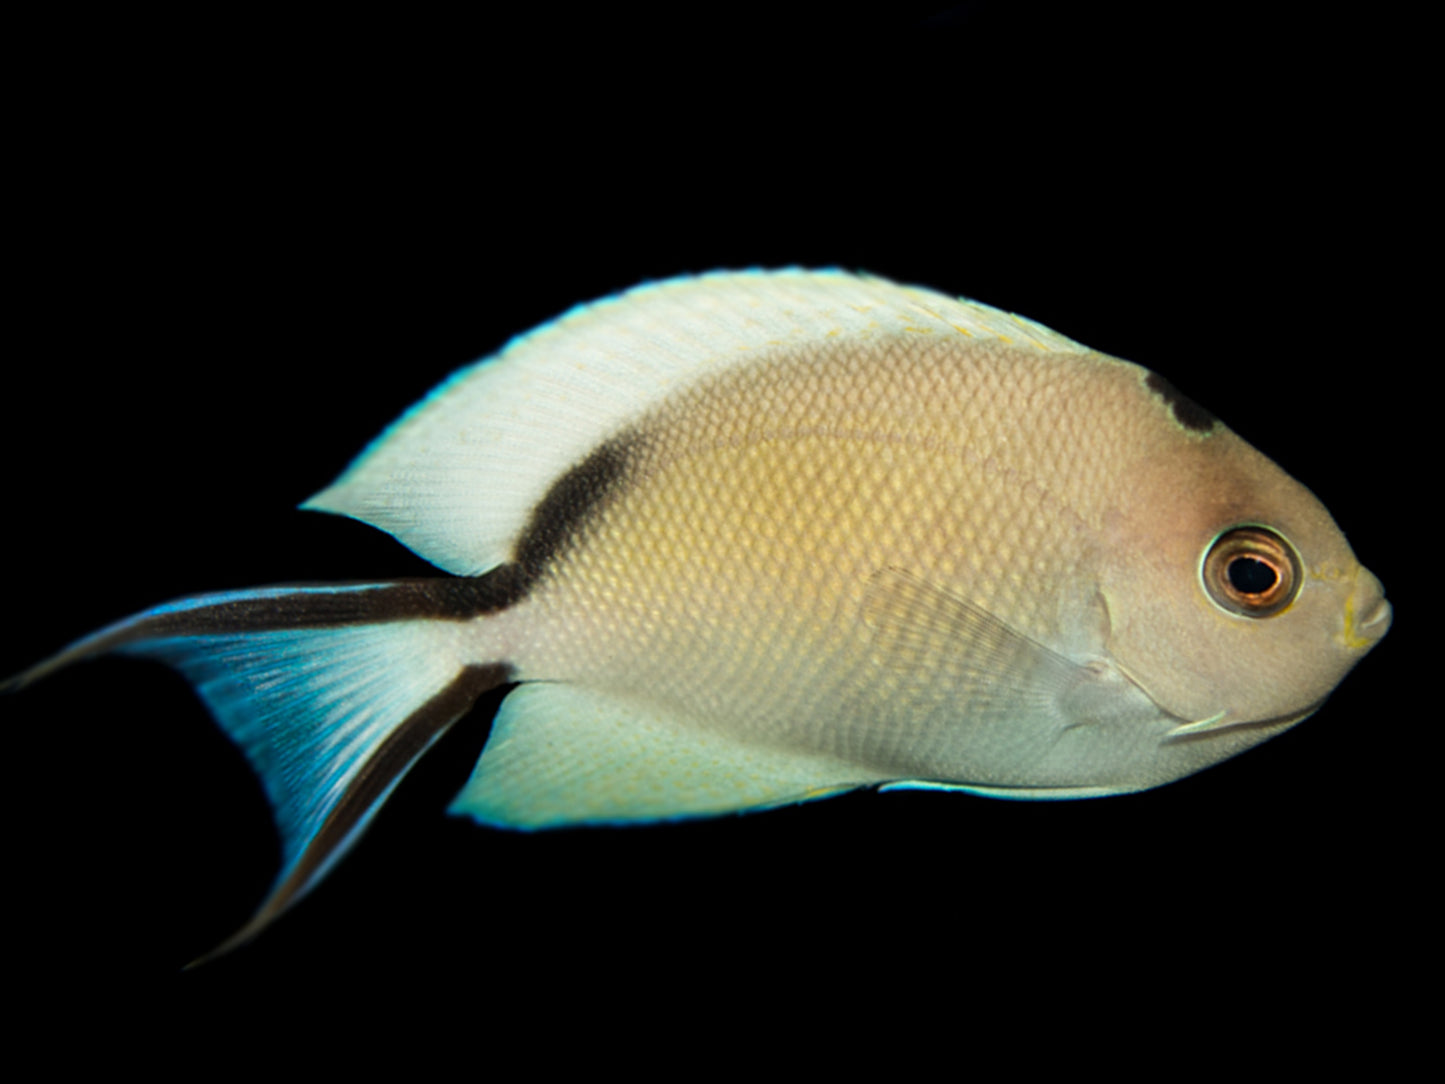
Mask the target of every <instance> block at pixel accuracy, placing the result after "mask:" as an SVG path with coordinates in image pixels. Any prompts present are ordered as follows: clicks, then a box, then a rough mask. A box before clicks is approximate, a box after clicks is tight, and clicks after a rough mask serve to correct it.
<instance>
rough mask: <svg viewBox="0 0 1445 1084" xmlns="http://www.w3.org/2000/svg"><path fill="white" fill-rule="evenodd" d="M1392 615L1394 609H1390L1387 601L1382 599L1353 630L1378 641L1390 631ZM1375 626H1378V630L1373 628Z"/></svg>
mask: <svg viewBox="0 0 1445 1084" xmlns="http://www.w3.org/2000/svg"><path fill="white" fill-rule="evenodd" d="M1394 613H1395V611H1394V608H1393V607H1391V605H1390V602H1389V600H1388V599H1383V598H1382V599H1380V601H1379V602H1377V603H1376V604H1375V608H1374V609H1373V610H1371V611H1370V614H1369V616H1368V617H1366V618H1365V619H1364V620H1363V621H1361V622H1360V623H1359V624H1358V625H1356V626H1355V630H1356V631H1357V632H1360V633H1363V634H1365V635H1367V636H1369V637H1370V638H1371V639H1373V640H1378V639H1379V638H1380V637H1382V636H1384V635H1385V633H1386V632H1388V631H1389V630H1390V621H1391V620H1392V619H1393V617H1394ZM1376 625H1379V626H1380V627H1379V629H1378V630H1377V629H1376V628H1375V626H1376Z"/></svg>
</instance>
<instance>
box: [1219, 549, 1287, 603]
mask: <svg viewBox="0 0 1445 1084" xmlns="http://www.w3.org/2000/svg"><path fill="white" fill-rule="evenodd" d="M1229 582H1230V585H1231V586H1233V588H1234V589H1235V590H1236V591H1238V592H1239V593H1240V594H1242V595H1262V594H1264V593H1265V592H1266V591H1268V590H1269V589H1270V588H1271V587H1273V586H1274V585H1275V584H1276V583H1278V582H1279V576H1278V575H1276V573H1275V571H1274V569H1272V568H1270V567H1269V565H1267V564H1265V563H1264V562H1263V561H1260V560H1256V559H1255V558H1253V557H1236V558H1235V559H1234V560H1232V561H1230V562H1229Z"/></svg>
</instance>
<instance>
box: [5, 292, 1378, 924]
mask: <svg viewBox="0 0 1445 1084" xmlns="http://www.w3.org/2000/svg"><path fill="white" fill-rule="evenodd" d="M306 507H309V508H314V509H318V510H323V511H328V512H333V513H337V514H342V515H348V516H352V517H355V518H357V519H360V520H363V521H365V522H368V523H370V524H373V525H374V526H377V527H379V528H381V529H383V530H385V531H388V532H389V533H391V534H392V535H394V536H395V537H397V538H398V539H399V540H401V541H402V542H404V543H405V544H406V545H408V546H409V547H411V548H412V549H413V550H414V551H416V552H417V553H418V554H420V555H422V556H423V557H425V558H427V559H428V560H429V561H431V562H432V563H434V564H435V565H437V566H438V567H439V568H441V569H442V570H444V571H445V572H447V573H450V574H451V576H452V577H453V578H439V579H434V580H420V581H407V582H399V583H374V584H350V585H338V586H335V587H308V588H266V589H257V590H250V591H237V592H232V593H228V594H223V595H212V596H202V597H200V598H197V599H186V600H180V601H178V602H175V603H170V604H167V605H165V606H160V607H157V608H155V609H154V610H150V611H146V612H145V613H143V614H140V615H137V616H136V617H134V618H131V619H129V620H128V621H125V622H122V623H120V624H119V625H116V626H113V627H112V628H110V629H106V630H102V631H101V632H99V633H97V634H95V635H94V636H91V637H89V638H87V639H85V640H82V641H80V642H79V643H78V644H76V645H74V646H72V647H71V648H69V649H67V650H65V651H63V652H61V653H60V654H59V655H57V656H55V657H54V658H52V659H50V660H48V661H46V662H44V663H41V664H40V665H38V666H37V667H35V668H34V669H32V670H31V671H28V672H26V673H25V674H22V675H20V676H19V677H18V678H16V679H12V681H11V682H10V683H9V685H10V686H11V687H19V686H20V685H23V684H26V683H28V682H30V681H32V680H34V679H36V678H38V677H39V676H41V675H43V674H44V673H47V672H49V671H51V670H53V669H55V668H57V667H59V666H61V665H64V664H67V663H69V662H72V661H76V660H78V659H81V658H84V657H87V656H90V655H94V654H98V653H101V652H105V651H122V652H131V653H136V654H142V655H148V656H152V657H158V658H162V659H164V660H166V661H168V662H170V663H172V664H173V665H175V666H176V667H177V668H179V669H181V670H182V671H183V672H184V673H185V674H186V675H187V676H188V677H189V678H190V679H191V680H192V682H194V683H195V684H196V686H197V688H198V690H199V691H200V693H201V695H202V697H203V698H204V699H205V700H206V701H207V703H208V704H209V705H210V707H211V709H212V711H213V712H214V713H215V715H216V716H217V718H218V720H219V721H220V723H221V725H222V726H223V727H224V728H225V729H226V731H227V732H228V733H229V734H230V735H231V737H232V738H233V739H234V740H235V741H236V742H237V743H238V744H239V745H240V746H241V748H242V749H243V750H244V751H245V752H246V754H247V756H248V758H249V759H250V760H251V762H252V764H253V765H254V766H255V767H256V769H257V771H258V773H259V774H260V775H261V777H262V780H263V783H264V785H265V786H266V789H267V793H268V796H269V797H270V799H271V801H272V804H273V806H274V807H275V810H276V817H277V822H278V826H279V827H280V830H281V835H282V839H283V868H282V871H281V874H280V876H279V877H278V880H277V883H276V886H275V888H274V889H273V892H272V894H271V896H270V897H269V899H268V900H267V902H266V903H265V904H264V905H263V906H262V908H261V910H260V911H259V912H258V914H257V915H256V917H255V918H254V919H253V920H252V922H251V923H250V924H248V926H247V927H246V928H245V929H243V930H242V931H241V932H240V933H239V934H238V935H237V937H236V938H233V939H232V941H231V942H228V944H233V943H235V942H236V941H239V940H242V939H244V938H246V937H249V936H251V935H252V934H254V933H255V932H257V931H258V930H259V929H260V928H261V927H262V926H264V925H265V923H266V922H268V921H269V920H270V919H271V918H273V917H275V915H277V914H279V913H280V912H281V910H283V909H284V908H285V907H286V906H288V905H289V904H290V903H291V902H294V900H295V899H297V898H299V896H300V895H301V894H303V893H304V892H305V891H306V890H307V889H308V888H309V887H310V886H312V885H314V884H315V883H316V882H317V880H319V878H320V877H321V876H322V875H323V874H324V873H325V871H326V869H327V868H329V866H330V865H331V863H332V862H334V860H335V859H336V858H337V857H338V856H339V855H340V854H341V853H343V852H344V850H345V849H346V847H347V846H349V844H350V843H351V842H352V841H354V839H355V838H357V836H358V835H359V833H360V832H361V831H362V830H363V829H364V827H365V825H366V822H367V820H368V819H369V818H370V816H371V815H372V814H373V813H374V812H375V810H376V809H377V808H378V807H379V806H380V804H381V803H382V802H383V801H384V800H385V798H386V796H387V794H388V793H389V792H390V789H391V788H392V787H393V786H394V785H395V784H396V782H397V781H398V780H399V779H400V778H401V777H402V776H403V775H404V774H405V772H406V770H407V769H408V768H409V767H410V766H411V764H413V763H414V762H415V760H416V759H417V758H418V757H419V756H420V755H421V754H422V753H423V752H424V751H425V749H426V748H427V747H428V746H429V745H430V743H431V742H432V741H434V740H435V738H436V737H437V736H439V735H440V734H441V733H442V732H443V731H444V730H445V729H446V728H447V726H449V725H450V724H451V723H452V722H453V721H454V720H455V719H456V718H458V717H459V716H460V715H461V714H463V713H464V712H465V711H466V709H467V708H468V707H469V706H470V704H471V703H472V701H473V700H474V699H475V698H476V697H477V696H478V695H480V693H481V692H483V691H485V690H486V689H489V688H493V687H495V686H497V685H499V684H505V683H511V682H515V683H517V687H516V688H515V689H513V690H512V691H511V692H510V693H509V695H508V696H507V698H506V699H505V701H504V702H503V705H502V708H501V709H500V711H499V712H498V715H497V718H496V720H495V721H494V724H493V728H492V733H491V736H490V738H489V740H488V743H487V747H486V750H485V751H484V753H483V755H482V757H481V759H480V760H479V762H478V764H477V767H476V769H475V771H474V774H473V776H472V778H471V780H470V781H469V783H468V784H467V786H466V787H465V788H464V789H463V790H462V792H461V793H460V794H459V795H458V796H457V799H456V801H455V804H454V809H455V811H457V812H459V813H463V814H466V815H469V816H472V817H474V818H476V819H477V820H480V821H482V822H484V823H487V824H490V825H495V826H502V827H519V828H541V827H549V826H557V825H568V824H585V823H591V824H618V823H635V822H644V821H655V820H659V819H667V818H676V817H687V816H701V815H710V814H718V813H725V812H732V811H740V810H749V809H758V808H764V807H767V806H774V805H778V804H783V803H790V802H797V801H803V800H807V799H811V798H817V797H822V796H825V795H828V794H833V793H838V792H840V791H844V790H848V789H852V788H857V787H863V786H874V785H884V786H912V787H925V788H932V787H937V788H944V789H953V788H957V789H966V790H971V791H974V792H977V793H984V794H994V795H1001V796H1008V797H1019V798H1062V797H1082V796H1091V795H1101V794H1111V793H1120V792H1125V791H1132V790H1139V789H1143V788H1147V787H1151V786H1156V785H1159V784H1161V783H1166V782H1169V781H1170V780H1173V779H1177V778H1180V777H1182V776H1184V775H1187V774H1190V773H1191V772H1194V771H1197V770H1199V769H1201V768H1203V767H1206V766H1208V765H1209V764H1212V763H1216V762H1218V761H1219V760H1222V759H1224V758H1226V757H1229V756H1232V755H1234V754H1235V753H1238V752H1240V751H1242V750H1244V749H1246V748H1248V747H1250V746H1252V745H1255V744H1257V743H1259V742H1260V741H1263V740H1265V739H1266V738H1268V737H1270V736H1271V735H1273V734H1276V733H1278V732H1280V731H1281V730H1283V729H1285V728H1287V727H1289V726H1291V725H1293V724H1294V723H1297V722H1298V721H1299V720H1300V719H1302V718H1304V717H1305V716H1307V715H1308V714H1309V713H1311V712H1312V711H1314V710H1315V709H1316V708H1317V707H1318V706H1319V705H1320V703H1322V702H1323V700H1324V698H1325V697H1326V696H1327V695H1328V694H1329V692H1330V690H1331V689H1333V688H1334V686H1335V685H1336V684H1337V683H1338V682H1339V680H1340V679H1341V678H1343V676H1344V675H1345V673H1346V672H1347V671H1348V670H1349V668H1350V667H1351V666H1353V665H1354V663H1355V662H1357V661H1358V659H1359V658H1361V657H1362V656H1363V654H1364V653H1365V652H1366V651H1368V650H1369V648H1370V647H1372V646H1373V644H1374V643H1376V642H1377V641H1378V639H1379V638H1380V636H1382V635H1383V634H1384V632H1385V630H1386V628H1387V627H1388V624H1389V620H1390V610H1389V604H1388V603H1387V602H1385V601H1384V596H1383V591H1382V589H1381V587H1380V585H1379V583H1378V581H1377V580H1376V579H1375V578H1374V577H1373V576H1372V575H1371V574H1370V573H1369V572H1368V571H1367V570H1365V569H1364V568H1363V567H1362V566H1360V565H1359V563H1358V562H1357V561H1356V559H1355V557H1354V555H1353V553H1352V552H1351V551H1350V548H1349V546H1348V544H1347V543H1346V541H1345V539H1344V537H1343V535H1342V534H1341V533H1340V531H1339V529H1338V528H1337V527H1336V526H1335V524H1334V522H1333V521H1332V519H1331V518H1330V516H1329V514H1328V512H1327V511H1326V510H1325V509H1324V508H1323V507H1322V506H1321V505H1320V504H1319V502H1318V501H1317V500H1316V499H1315V498H1314V497H1313V495H1311V494H1310V493H1309V491H1308V490H1306V489H1305V488H1304V487H1303V486H1301V485H1299V484H1298V483H1297V482H1295V481H1294V480H1293V479H1291V478H1289V477H1288V476H1287V475H1286V474H1284V472H1282V471H1281V470H1280V469H1279V468H1278V467H1276V466H1275V465H1274V464H1273V463H1272V462H1270V461H1269V460H1268V459H1266V458H1265V457H1264V456H1262V455H1261V454H1260V453H1258V452H1257V451H1255V450H1254V449H1253V448H1251V447H1250V446H1249V445H1248V444H1246V443H1245V442H1244V441H1242V440H1241V439H1240V438H1239V437H1237V436H1236V435H1235V434H1233V433H1232V432H1230V431H1229V430H1228V429H1227V428H1226V427H1225V426H1224V425H1223V424H1222V423H1220V422H1218V421H1217V420H1215V419H1213V418H1212V417H1210V416H1209V415H1208V414H1206V413H1205V412H1204V411H1202V410H1201V409H1200V408H1199V407H1197V406H1196V405H1194V404H1192V403H1190V402H1189V401H1188V400H1187V399H1185V398H1184V397H1183V396H1182V395H1180V394H1179V393H1178V392H1177V391H1175V390H1174V389H1173V388H1172V387H1171V386H1170V385H1169V384H1168V383H1167V382H1165V381H1164V380H1162V379H1161V378H1160V377H1158V376H1156V375H1155V374H1152V373H1150V372H1148V371H1147V370H1144V369H1142V368H1140V367H1139V366H1136V365H1133V364H1131V363H1128V362H1124V361H1120V360H1118V359H1114V358H1110V357H1107V356H1105V355H1101V354H1098V353H1096V352H1094V351H1091V350H1088V349H1087V348H1085V347H1083V346H1080V345H1079V344H1077V343H1074V342H1072V341H1070V340H1068V339H1067V338H1065V337H1063V336H1061V335H1058V334H1057V333H1055V332H1053V331H1050V330H1049V329H1047V328H1044V327H1042V326H1040V325H1038V324H1035V323H1032V322H1030V321H1028V320H1025V319H1022V318H1020V317H1016V316H1011V315H1008V314H1005V313H1001V312H998V311H996V310H993V309H989V308H987V307H986V306H982V305H978V304H975V303H972V302H964V301H955V300H953V299H949V298H946V297H942V296H940V295H937V294H934V293H930V292H928V291H924V290H917V289H912V288H907V287H902V286H897V285H895V284H892V283H888V282H885V281H882V280H878V279H870V278H860V277H855V276H851V275H847V274H843V273H837V272H832V273H806V272H783V273H775V274H762V273H749V274H720V275H710V276H702V277H699V278H692V279H680V280H675V281H671V282H667V283H662V284H657V285H653V286H648V287H644V288H641V289H639V290H636V291H633V292H631V293H628V294H626V295H623V296H621V297H619V298H615V299H611V300H608V301H604V302H601V303H598V304H595V305H592V306H587V307H584V308H580V309H577V310H574V311H573V312H571V313H569V314H567V315H566V316H564V317H563V318H561V319H559V320H558V321H556V322H554V323H553V324H550V325H547V326H546V327H544V328H542V329H540V330H538V331H536V332H533V333H531V334H530V335H527V336H524V337H522V338H521V339H519V340H517V341H516V342H515V343H514V344H512V345H511V346H510V347H509V348H508V349H507V350H505V351H504V352H503V353H502V354H501V355H499V357H498V358H496V359H494V360H491V361H487V362H483V363H480V364H479V365H477V366H473V367H471V368H469V369H467V370H464V371H463V372H461V373H459V374H457V376H455V377H453V378H452V379H451V380H450V381H448V382H447V383H445V384H444V385H443V386H442V387H441V388H439V389H438V390H437V391H436V392H434V393H433V394H432V395H431V396H430V397H428V398H427V399H426V400H424V401H423V402H422V403H421V404H419V405H418V406H417V407H415V408H413V410H412V411H410V412H409V413H408V414H407V415H405V416H404V417H403V418H402V419H401V420H400V421H399V422H398V423H397V424H396V425H394V426H393V427H392V428H391V429H390V430H388V431H387V433H385V434H383V436H382V437H381V438H379V439H378V441H377V442H376V443H375V444H373V446H372V447H371V448H369V449H368V450H367V451H366V452H365V453H363V455H362V456H361V457H360V458H359V459H358V460H357V461H356V462H355V463H354V464H353V465H352V466H351V467H350V468H349V469H348V470H347V471H346V472H345V473H344V474H343V475H342V476H341V477H340V478H339V479H338V480H337V481H336V483H334V484H333V485H332V486H330V487H328V488H327V489H326V490H323V491H322V492H321V493H319V494H317V495H316V496H315V497H313V498H312V499H311V500H310V501H308V502H307V504H306Z"/></svg>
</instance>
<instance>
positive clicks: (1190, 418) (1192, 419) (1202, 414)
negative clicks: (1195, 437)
mask: <svg viewBox="0 0 1445 1084" xmlns="http://www.w3.org/2000/svg"><path fill="white" fill-rule="evenodd" d="M1144 383H1145V385H1146V386H1147V387H1148V388H1149V390H1150V391H1152V392H1153V393H1154V394H1155V395H1157V396H1159V398H1161V399H1163V400H1164V402H1166V403H1168V404H1169V409H1170V410H1171V411H1173V412H1174V420H1175V421H1176V422H1178V423H1179V424H1180V425H1182V426H1184V428H1185V429H1192V430H1193V431H1194V432H1196V433H1208V432H1209V431H1210V430H1212V429H1213V428H1214V422H1215V420H1216V419H1215V417H1214V415H1213V414H1211V413H1209V411H1207V410H1205V409H1204V408H1203V407H1202V406H1200V405H1199V404H1198V403H1196V402H1195V401H1194V400H1193V399H1191V398H1189V396H1187V395H1185V394H1184V393H1183V392H1182V391H1180V390H1179V389H1178V388H1176V387H1175V386H1174V385H1173V384H1171V383H1169V381H1167V380H1165V379H1164V378H1163V377H1162V376H1160V375H1159V374H1158V373H1150V374H1149V376H1148V379H1146V380H1145V381H1144Z"/></svg>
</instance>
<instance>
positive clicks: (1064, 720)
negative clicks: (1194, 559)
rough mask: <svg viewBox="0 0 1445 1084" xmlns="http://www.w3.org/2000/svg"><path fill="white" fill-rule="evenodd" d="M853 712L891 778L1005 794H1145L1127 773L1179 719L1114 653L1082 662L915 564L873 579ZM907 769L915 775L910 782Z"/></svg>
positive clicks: (893, 783)
mask: <svg viewBox="0 0 1445 1084" xmlns="http://www.w3.org/2000/svg"><path fill="white" fill-rule="evenodd" d="M861 616H862V618H863V621H864V622H865V624H866V625H867V626H868V629H869V639H868V649H867V662H868V665H866V666H865V667H863V668H861V669H860V671H859V673H858V674H857V676H856V678H855V687H856V691H855V693H854V696H853V700H852V703H851V706H850V714H857V715H859V716H860V717H864V718H872V719H874V720H876V723H877V728H878V732H879V736H878V737H876V738H874V739H873V742H874V746H875V749H874V751H872V752H871V755H870V757H869V761H870V763H871V762H873V761H876V760H879V759H883V760H886V761H887V762H890V763H892V764H894V765H896V766H897V768H898V774H897V775H894V776H893V778H892V781H891V782H890V784H889V785H890V786H891V787H903V786H909V787H929V788H936V787H943V788H948V789H962V790H969V791H972V792H973V793H978V794H987V795H989V796H993V797H1014V798H1060V797H1084V796H1088V795H1094V794H1107V793H1115V792H1118V791H1121V790H1132V789H1137V787H1136V785H1135V784H1134V783H1133V782H1132V781H1131V779H1129V778H1128V777H1127V775H1119V774H1117V773H1116V770H1115V769H1116V766H1117V765H1119V764H1123V765H1125V770H1126V771H1127V766H1128V765H1129V764H1130V763H1131V756H1132V752H1131V751H1132V750H1133V749H1134V748H1138V749H1140V750H1146V749H1153V748H1155V747H1157V744H1158V738H1159V734H1160V733H1162V730H1163V729H1164V728H1167V726H1169V725H1173V723H1174V722H1176V721H1177V720H1174V719H1173V717H1172V716H1170V715H1168V713H1167V712H1164V711H1162V710H1161V709H1160V708H1159V707H1158V706H1157V705H1156V704H1155V703H1154V702H1153V701H1152V700H1150V699H1149V697H1148V696H1147V695H1146V694H1145V693H1144V692H1143V690H1142V689H1140V688H1139V687H1138V686H1137V685H1135V684H1134V683H1133V682H1132V681H1130V680H1129V679H1128V677H1127V676H1125V675H1124V674H1123V673H1121V672H1120V671H1119V670H1118V668H1117V667H1115V666H1114V665H1113V664H1112V663H1111V662H1110V661H1109V660H1108V659H1107V658H1104V657H1094V658H1090V659H1087V660H1083V661H1074V660H1072V659H1070V658H1067V657H1065V656H1064V655H1061V654H1059V653H1058V652H1056V651H1053V650H1052V649H1050V648H1049V647H1047V646H1045V645H1044V644H1041V643H1039V642H1037V641H1036V640H1033V639H1031V638H1030V637H1028V636H1026V635H1024V634H1023V633H1021V632H1019V631H1018V630H1017V629H1014V628H1012V627H1011V626H1010V625H1008V624H1007V623H1006V622H1004V621H1001V620H1000V619H999V618H997V617H996V616H994V615H993V614H991V613H989V612H988V611H986V610H984V609H983V608H982V607H980V606H977V605H975V604H973V603H971V602H969V601H968V600H966V599H963V598H960V597H958V596H957V595H954V594H952V593H951V592H949V591H947V590H945V589H943V588H941V587H939V586H938V585H936V584H933V583H930V582H928V581H927V580H925V579H923V578H921V577H919V576H917V575H914V574H913V573H911V572H908V571H905V570H903V569H897V568H885V569H881V570H879V571H878V572H877V573H875V574H874V576H873V577H872V579H871V580H870V582H869V585H868V588H867V591H866V592H865V595H864V599H863V606H862V612H861ZM900 776H902V778H900Z"/></svg>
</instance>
